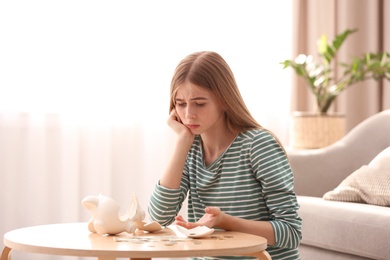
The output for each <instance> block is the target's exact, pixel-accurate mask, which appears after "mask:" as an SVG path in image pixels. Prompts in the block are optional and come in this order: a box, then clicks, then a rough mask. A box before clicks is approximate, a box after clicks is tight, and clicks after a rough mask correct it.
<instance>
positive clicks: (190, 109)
mask: <svg viewBox="0 0 390 260" xmlns="http://www.w3.org/2000/svg"><path fill="white" fill-rule="evenodd" d="M186 117H187V118H190V119H192V118H195V117H196V111H195V109H194V107H192V106H187V111H186Z"/></svg>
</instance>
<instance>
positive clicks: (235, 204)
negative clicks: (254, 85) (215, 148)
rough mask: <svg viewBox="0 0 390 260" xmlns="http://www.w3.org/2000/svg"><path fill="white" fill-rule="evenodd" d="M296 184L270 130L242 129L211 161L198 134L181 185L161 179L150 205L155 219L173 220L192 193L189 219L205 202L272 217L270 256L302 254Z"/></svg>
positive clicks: (246, 214) (243, 214)
mask: <svg viewBox="0 0 390 260" xmlns="http://www.w3.org/2000/svg"><path fill="white" fill-rule="evenodd" d="M293 187H294V179H293V173H292V171H291V168H290V165H289V163H288V160H287V157H286V155H285V153H284V151H283V149H282V148H281V146H280V145H279V143H278V142H277V141H276V140H275V138H274V137H273V136H272V135H271V134H270V133H269V132H268V131H265V130H250V131H247V132H244V133H240V134H239V135H238V136H237V137H236V139H235V140H234V141H233V143H232V144H231V145H230V147H229V148H228V149H227V150H226V151H225V153H223V154H222V155H221V156H220V157H219V158H218V159H217V160H216V161H215V162H214V163H213V164H211V165H209V166H208V167H206V166H205V165H204V161H203V152H202V144H201V139H200V137H199V136H197V137H196V138H195V141H194V144H193V145H192V148H191V150H190V151H189V153H188V156H187V162H186V165H185V168H184V172H183V178H182V180H181V186H180V189H179V190H171V189H167V188H164V187H162V186H160V185H158V184H157V185H156V187H155V189H154V192H153V194H152V196H151V199H150V204H149V209H148V210H149V214H150V216H151V218H152V220H154V221H157V222H159V223H160V224H162V225H169V224H171V223H172V222H173V221H174V217H175V216H176V215H177V213H178V212H179V210H180V208H181V205H182V203H183V202H184V200H185V198H186V196H187V194H188V196H189V198H188V220H189V221H191V222H196V221H197V220H199V219H200V218H201V217H202V216H203V215H204V208H205V207H207V206H217V207H220V208H221V210H222V211H224V212H226V213H227V214H230V215H233V216H237V217H241V218H244V219H249V220H265V221H270V223H271V224H272V225H273V228H274V230H275V238H276V245H275V246H272V247H271V246H269V247H268V249H267V251H268V252H269V253H270V255H271V257H272V259H300V258H299V253H298V250H297V247H298V245H299V242H300V240H301V219H300V217H299V216H298V214H297V209H298V207H299V205H298V203H297V200H296V196H295V193H294V191H293Z"/></svg>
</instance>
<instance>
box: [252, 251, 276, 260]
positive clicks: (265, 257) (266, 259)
mask: <svg viewBox="0 0 390 260" xmlns="http://www.w3.org/2000/svg"><path fill="white" fill-rule="evenodd" d="M248 255H250V256H254V257H257V259H259V260H272V259H271V256H270V255H269V254H268V252H267V251H265V250H264V251H260V252H256V253H252V254H248Z"/></svg>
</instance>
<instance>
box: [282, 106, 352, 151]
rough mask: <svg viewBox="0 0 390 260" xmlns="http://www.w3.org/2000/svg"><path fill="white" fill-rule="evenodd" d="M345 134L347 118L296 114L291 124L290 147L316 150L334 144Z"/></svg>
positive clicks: (339, 115)
mask: <svg viewBox="0 0 390 260" xmlns="http://www.w3.org/2000/svg"><path fill="white" fill-rule="evenodd" d="M344 134H345V116H344V115H341V114H330V115H318V114H313V113H305V112H294V113H293V114H292V116H291V122H290V146H291V147H293V148H298V149H316V148H322V147H325V146H328V145H330V144H333V143H334V142H336V141H337V140H339V139H340V138H341V137H343V136H344Z"/></svg>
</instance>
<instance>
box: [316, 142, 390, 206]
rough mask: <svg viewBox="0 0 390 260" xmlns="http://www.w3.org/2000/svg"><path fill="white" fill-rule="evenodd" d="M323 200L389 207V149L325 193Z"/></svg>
mask: <svg viewBox="0 0 390 260" xmlns="http://www.w3.org/2000/svg"><path fill="white" fill-rule="evenodd" d="M323 198H324V199H327V200H338V201H350V202H359V203H368V204H374V205H380V206H390V147H388V148H386V149H385V150H383V151H382V152H381V153H379V154H378V155H377V156H376V157H375V158H374V159H373V160H372V161H371V162H370V163H369V164H368V165H363V166H362V167H360V168H359V169H358V170H356V171H354V172H353V173H352V174H351V175H349V176H348V177H347V178H346V179H345V180H343V181H342V182H341V183H340V185H339V186H337V187H336V188H335V189H334V190H332V191H329V192H327V193H325V194H324V196H323Z"/></svg>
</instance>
